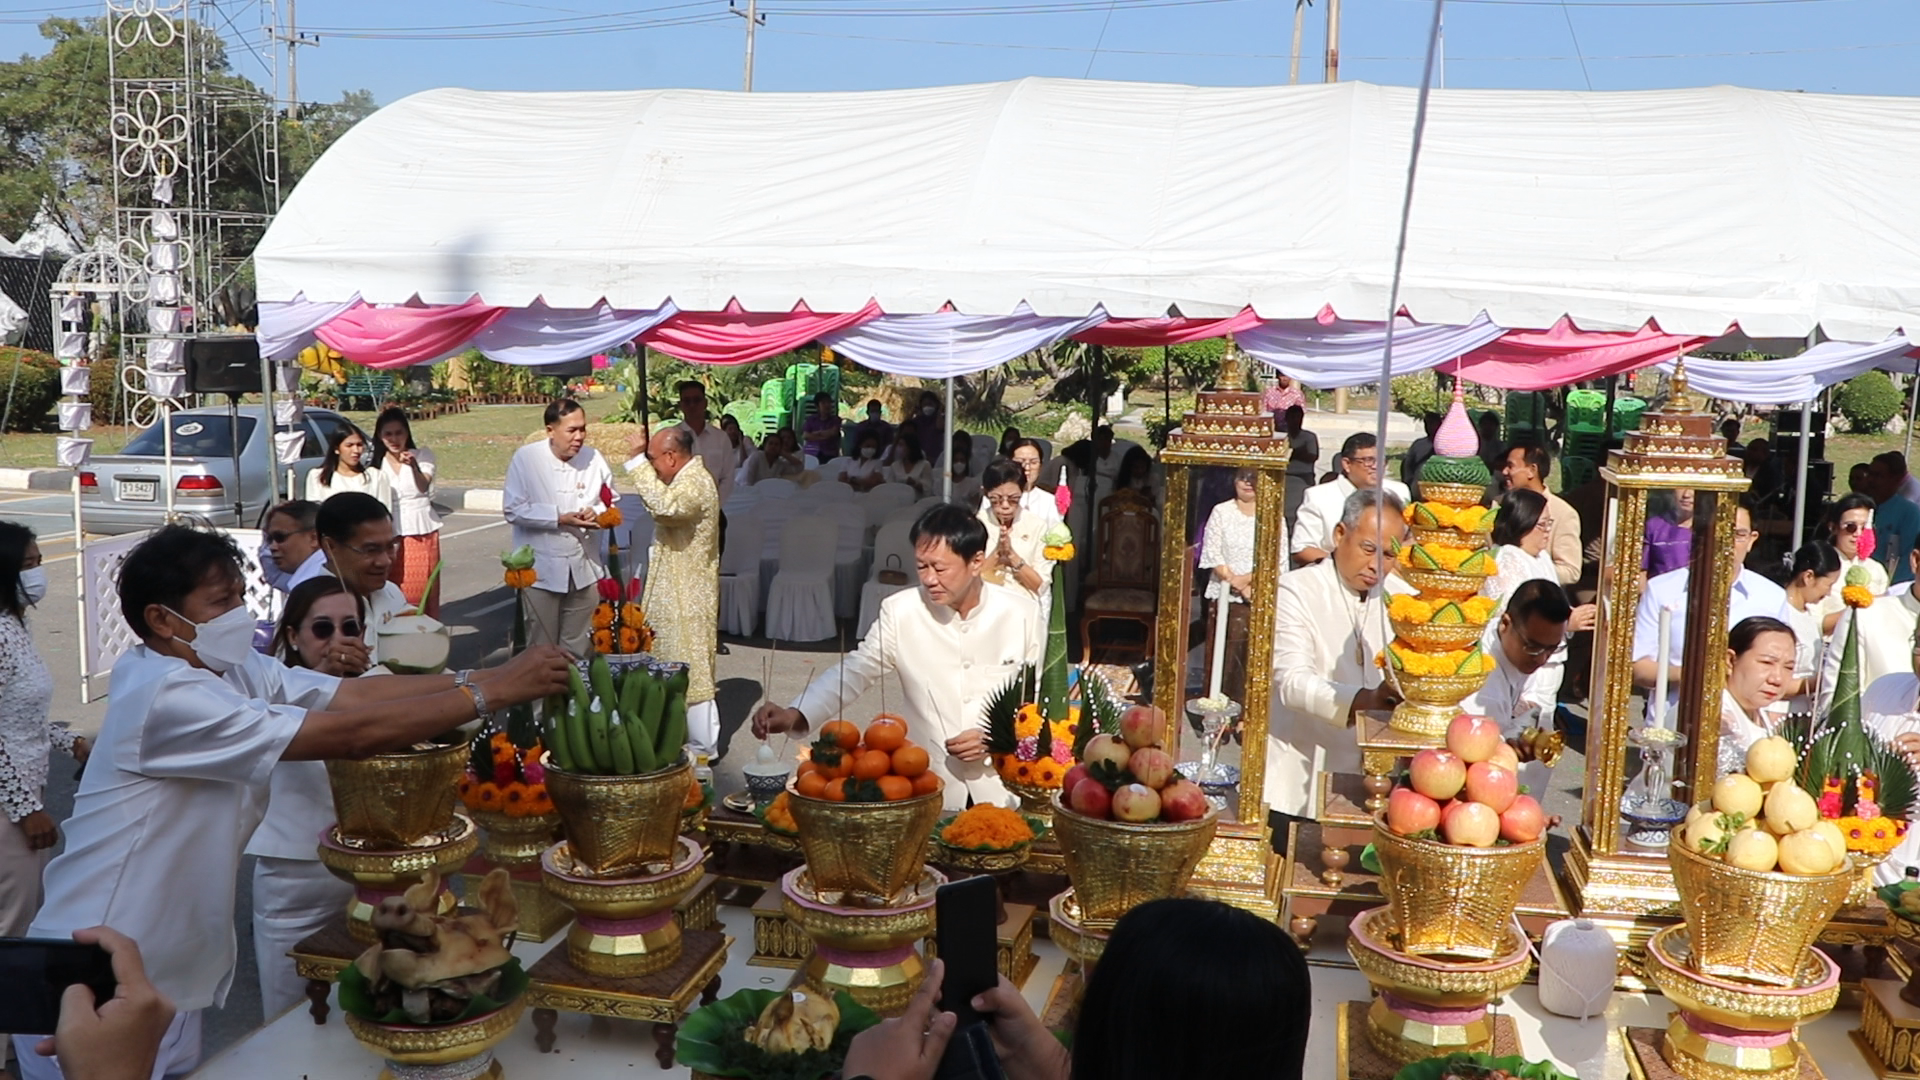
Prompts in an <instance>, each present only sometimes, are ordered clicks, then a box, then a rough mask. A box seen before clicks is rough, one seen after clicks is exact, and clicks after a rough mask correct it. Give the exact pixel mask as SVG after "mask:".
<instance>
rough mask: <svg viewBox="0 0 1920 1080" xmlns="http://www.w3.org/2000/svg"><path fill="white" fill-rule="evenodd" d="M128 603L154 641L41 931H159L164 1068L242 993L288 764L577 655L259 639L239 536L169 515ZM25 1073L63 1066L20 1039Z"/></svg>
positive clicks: (424, 734)
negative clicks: (246, 895)
mask: <svg viewBox="0 0 1920 1080" xmlns="http://www.w3.org/2000/svg"><path fill="white" fill-rule="evenodd" d="M118 588H119V594H120V613H121V615H122V616H123V617H124V618H125V619H126V621H127V625H128V627H130V628H131V629H132V630H133V632H134V633H135V634H137V635H138V636H139V638H140V643H139V644H137V645H135V646H133V647H132V648H131V649H129V650H128V651H127V652H126V654H125V655H123V656H122V657H121V658H120V659H119V661H118V662H116V663H115V664H114V666H113V681H112V694H111V699H110V701H109V703H108V705H107V712H106V716H105V718H104V719H103V720H102V722H101V727H100V740H99V748H100V751H101V756H100V760H98V761H94V762H92V763H91V766H90V767H89V768H88V769H87V772H86V775H85V776H84V777H83V778H82V779H81V781H80V790H79V793H78V794H77V795H76V796H75V797H74V807H73V816H72V817H71V818H69V819H68V820H67V829H66V832H67V848H66V851H65V853H64V854H62V855H61V856H60V857H59V858H56V859H54V860H53V862H52V863H51V864H49V865H48V867H47V872H46V878H45V881H46V896H47V898H46V902H45V904H43V905H42V907H41V909H40V914H39V915H38V916H36V917H35V918H34V920H33V924H32V925H31V926H30V927H28V931H27V933H28V936H31V937H43V938H66V937H70V936H72V934H73V932H74V931H76V930H81V929H85V928H87V927H93V926H101V925H109V926H113V927H116V928H117V929H119V930H120V931H121V932H122V933H125V934H126V935H127V936H129V937H132V938H133V939H135V940H136V941H140V942H144V943H145V945H144V948H145V950H146V953H147V959H148V960H149V961H150V962H151V965H152V976H153V984H154V986H155V987H156V988H158V989H159V991H160V992H161V993H163V994H165V995H166V996H167V997H169V998H171V999H172V1000H173V1001H174V1003H175V1004H176V1005H177V1006H178V1007H179V1009H180V1012H179V1014H178V1015H177V1016H175V1018H174V1020H173V1022H172V1023H171V1024H170V1025H169V1027H168V1032H167V1036H166V1039H165V1041H164V1043H163V1045H162V1050H161V1053H160V1054H159V1056H158V1060H157V1061H156V1063H155V1065H154V1072H153V1075H155V1076H164V1075H169V1074H177V1073H183V1072H187V1071H189V1070H191V1068H192V1067H193V1066H194V1064H195V1063H196V1062H197V1060H198V1059H199V1056H200V1038H199V1030H200V1012H201V1010H203V1009H206V1008H207V1007H209V1006H212V1005H216V1004H219V1003H220V1002H222V1001H224V1000H225V999H226V994H227V988H228V986H229V985H231V983H232V981H233V967H234V959H235V956H236V954H237V952H238V946H237V944H236V942H235V940H234V933H233V915H234V911H233V908H234V887H235V884H236V880H237V878H238V876H239V872H240V861H241V854H242V852H243V850H244V849H245V847H246V844H247V840H248V838H249V837H251V836H252V835H253V832H254V830H255V828H256V827H257V826H258V825H259V824H260V822H261V820H262V818H263V817H264V816H265V813H266V807H267V798H268V790H269V777H270V776H271V775H272V772H273V768H274V766H275V765H276V764H278V763H279V762H281V761H325V760H327V759H329V758H360V757H366V756H368V755H370V754H376V753H382V752H387V751H393V750H400V749H403V748H405V747H408V746H411V745H413V744H414V743H417V742H421V741H423V740H427V739H431V738H434V737H436V736H441V735H444V734H446V733H447V732H449V731H451V730H452V729H453V728H455V727H456V726H457V725H459V724H462V723H465V722H466V721H469V720H473V719H478V718H482V717H486V716H489V715H491V714H492V712H493V711H494V710H495V709H499V708H504V707H507V706H511V705H517V704H523V703H527V702H532V701H537V700H539V699H540V698H543V697H546V696H548V695H549V694H556V693H560V692H562V691H563V690H564V689H565V687H566V685H567V675H568V671H569V669H570V667H571V664H572V659H571V657H569V656H568V655H567V654H566V653H565V652H564V651H563V650H561V649H558V648H556V647H554V646H551V645H536V646H533V647H531V648H529V649H527V650H526V651H525V652H523V653H521V654H520V655H519V656H516V657H514V658H513V659H512V660H509V661H507V662H506V663H505V664H503V665H501V666H499V667H495V668H488V669H485V670H482V671H463V672H461V673H459V674H458V675H393V676H388V677H386V678H380V679H341V678H338V677H336V676H333V675H327V674H324V673H321V672H318V671H310V670H307V669H304V668H291V667H284V666H282V665H280V664H279V663H277V662H275V661H274V660H272V659H270V658H268V657H266V656H264V655H262V654H260V653H258V652H255V651H254V649H253V616H252V614H251V613H250V612H249V611H248V610H247V606H246V599H245V598H246V579H245V576H244V575H243V573H242V571H241V560H240V552H239V549H238V548H236V547H235V546H234V544H233V540H232V539H231V538H229V537H227V536H224V535H222V534H219V533H216V532H212V531H210V530H203V529H194V528H189V527H186V526H182V525H168V526H165V527H163V528H160V529H158V530H156V531H155V532H153V533H152V534H151V535H149V536H148V537H147V538H146V539H145V540H143V541H141V542H140V543H139V544H138V545H136V546H135V547H134V548H133V550H132V551H130V552H129V553H128V554H127V557H126V560H125V562H124V563H122V564H121V569H120V577H119V583H118ZM14 1047H15V1052H16V1056H17V1057H18V1058H19V1059H20V1067H21V1074H22V1080H52V1078H54V1077H58V1076H61V1075H62V1074H61V1072H60V1069H59V1066H58V1065H56V1064H54V1063H53V1062H50V1061H48V1060H46V1059H44V1058H37V1057H34V1055H33V1050H34V1044H31V1043H27V1042H26V1041H25V1040H24V1039H23V1038H22V1037H20V1036H15V1037H14Z"/></svg>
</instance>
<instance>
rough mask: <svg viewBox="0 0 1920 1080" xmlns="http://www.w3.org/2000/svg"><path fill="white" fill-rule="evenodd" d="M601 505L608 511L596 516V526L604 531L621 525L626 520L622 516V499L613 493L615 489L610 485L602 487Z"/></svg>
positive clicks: (602, 485)
mask: <svg viewBox="0 0 1920 1080" xmlns="http://www.w3.org/2000/svg"><path fill="white" fill-rule="evenodd" d="M600 505H602V506H604V507H606V509H604V510H602V511H600V512H599V513H598V514H595V515H594V517H593V521H594V524H596V525H598V526H600V527H601V528H603V529H611V528H614V527H616V526H618V525H620V524H621V522H622V521H623V520H624V519H622V518H621V516H620V498H619V496H617V495H615V494H614V493H613V488H612V487H610V486H609V485H606V484H601V485H600Z"/></svg>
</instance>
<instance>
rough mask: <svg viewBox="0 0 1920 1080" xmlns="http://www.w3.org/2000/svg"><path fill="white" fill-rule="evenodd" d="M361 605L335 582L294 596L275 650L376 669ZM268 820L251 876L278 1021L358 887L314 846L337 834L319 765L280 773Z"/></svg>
mask: <svg viewBox="0 0 1920 1080" xmlns="http://www.w3.org/2000/svg"><path fill="white" fill-rule="evenodd" d="M365 624H366V614H365V612H364V611H363V610H362V609H361V605H360V600H359V598H358V597H356V596H354V595H353V594H352V593H350V592H348V591H347V588H346V586H344V585H342V584H341V583H340V579H339V578H337V577H333V576H332V575H325V576H322V577H317V578H311V579H309V580H307V581H303V582H301V583H300V584H298V585H296V586H294V589H293V592H291V593H289V594H288V595H287V607H286V610H285V611H284V612H283V613H282V614H281V616H280V623H279V625H278V626H277V627H275V629H274V633H273V645H272V647H271V649H270V650H269V651H270V652H271V653H272V654H273V655H274V656H276V657H278V658H279V659H280V661H281V662H282V663H284V664H286V665H287V666H288V667H302V668H311V669H313V670H315V671H322V672H325V673H326V674H328V675H340V676H354V675H359V674H361V673H363V672H365V671H366V670H367V668H368V666H369V664H370V659H369V657H368V655H367V646H366V643H365V642H364V641H363V640H362V637H361V635H362V634H363V633H364V631H365ZM269 792H270V794H269V795H268V799H267V816H266V818H265V819H263V820H262V821H261V822H260V827H259V828H258V829H256V830H254V833H253V839H251V840H250V841H248V842H247V854H249V855H253V856H256V861H255V863H254V868H253V948H254V964H255V965H256V967H257V968H258V971H259V975H260V1007H261V1009H262V1010H264V1015H265V1016H266V1017H267V1019H269V1020H271V1019H273V1018H274V1017H276V1016H278V1015H279V1014H280V1013H282V1012H285V1011H286V1010H287V1009H289V1008H291V1007H293V1006H294V1005H296V1004H298V1003H299V1002H300V1001H301V1000H303V999H304V998H305V996H306V985H307V984H306V980H305V979H302V978H300V977H299V975H297V974H296V973H295V972H294V969H293V964H292V962H291V961H289V960H288V959H287V952H288V950H290V949H292V948H293V947H294V946H295V945H297V944H299V942H300V941H301V940H302V939H303V938H305V937H307V936H308V935H310V934H313V933H315V932H316V931H318V930H319V929H320V928H321V927H323V926H325V925H326V924H327V921H328V920H329V919H331V918H333V917H334V916H335V915H338V914H339V913H340V912H342V911H344V910H345V909H346V903H347V898H348V897H349V896H351V895H353V886H351V885H348V884H347V883H346V882H344V881H341V880H339V879H338V878H336V877H334V876H333V875H332V874H330V873H328V872H327V869H326V867H324V866H321V865H320V860H319V857H318V855H317V853H316V852H315V850H314V838H315V837H317V836H319V835H320V833H321V830H323V829H325V828H327V827H328V826H330V825H332V824H333V822H334V820H335V815H334V812H333V791H332V789H331V788H329V787H328V786H327V767H326V765H325V763H323V762H319V761H282V762H280V763H279V764H277V765H275V766H274V767H273V778H272V780H271V781H270V782H269Z"/></svg>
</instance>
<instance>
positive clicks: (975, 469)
mask: <svg viewBox="0 0 1920 1080" xmlns="http://www.w3.org/2000/svg"><path fill="white" fill-rule="evenodd" d="M999 456H1000V440H999V439H996V438H994V437H993V436H991V435H975V436H974V437H973V456H972V457H970V458H968V459H967V473H968V475H970V476H979V475H980V474H981V473H983V472H985V471H986V468H987V466H988V465H991V464H993V459H994V458H997V457H999Z"/></svg>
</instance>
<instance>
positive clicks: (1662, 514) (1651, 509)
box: [1647, 488, 1680, 525]
mask: <svg viewBox="0 0 1920 1080" xmlns="http://www.w3.org/2000/svg"><path fill="white" fill-rule="evenodd" d="M1647 516H1648V517H1650V518H1656V517H1657V518H1665V519H1666V520H1668V521H1671V522H1673V523H1674V524H1676V525H1678V524H1679V523H1680V497H1679V496H1678V495H1677V494H1675V493H1674V489H1672V488H1655V489H1653V490H1652V491H1649V492H1648V493H1647Z"/></svg>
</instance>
